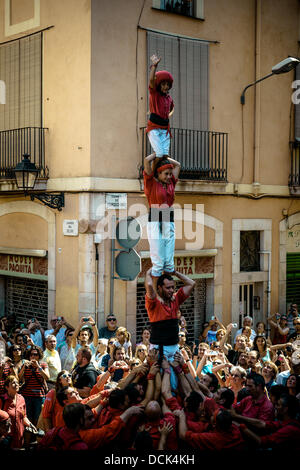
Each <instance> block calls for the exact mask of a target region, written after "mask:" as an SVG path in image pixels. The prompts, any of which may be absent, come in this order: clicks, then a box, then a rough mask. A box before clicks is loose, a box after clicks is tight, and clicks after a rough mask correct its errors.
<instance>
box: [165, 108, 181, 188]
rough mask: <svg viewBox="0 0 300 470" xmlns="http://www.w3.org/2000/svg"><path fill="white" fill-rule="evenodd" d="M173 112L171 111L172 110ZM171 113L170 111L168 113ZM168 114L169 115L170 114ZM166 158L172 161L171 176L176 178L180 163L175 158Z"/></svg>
mask: <svg viewBox="0 0 300 470" xmlns="http://www.w3.org/2000/svg"><path fill="white" fill-rule="evenodd" d="M172 112H173V111H172ZM170 114H171V113H170ZM170 114H169V116H170ZM168 160H169V162H170V163H172V165H174V168H173V170H172V173H173V176H174V178H176V179H178V176H179V173H180V169H181V165H180V163H179V162H178V161H177V160H174V159H173V158H171V157H168Z"/></svg>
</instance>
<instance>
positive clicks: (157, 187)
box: [144, 171, 178, 209]
mask: <svg viewBox="0 0 300 470" xmlns="http://www.w3.org/2000/svg"><path fill="white" fill-rule="evenodd" d="M177 181H178V179H176V178H175V177H174V175H172V177H171V180H170V183H169V184H168V185H167V187H166V188H165V187H164V186H163V185H162V184H161V183H159V182H158V181H156V179H155V178H154V173H151V175H147V173H146V172H145V171H144V193H145V195H146V197H147V199H148V204H149V207H157V208H158V209H160V208H161V209H162V208H167V207H171V206H172V205H173V203H174V198H175V186H176V183H177Z"/></svg>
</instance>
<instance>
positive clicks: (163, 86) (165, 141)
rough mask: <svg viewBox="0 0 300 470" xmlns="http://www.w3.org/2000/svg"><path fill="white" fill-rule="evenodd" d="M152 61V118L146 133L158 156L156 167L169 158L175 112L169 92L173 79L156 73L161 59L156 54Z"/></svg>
mask: <svg viewBox="0 0 300 470" xmlns="http://www.w3.org/2000/svg"><path fill="white" fill-rule="evenodd" d="M150 59H151V62H152V65H151V68H150V77H149V108H150V117H149V120H148V123H147V129H146V132H147V133H148V138H149V141H150V144H151V146H152V148H153V150H154V152H155V155H156V159H155V162H154V167H155V165H156V164H157V163H158V159H160V158H162V157H165V158H166V157H168V156H169V149H170V136H171V134H170V123H169V117H170V116H171V115H172V114H173V112H174V102H173V99H172V97H171V96H170V95H169V90H170V89H171V88H172V85H173V77H172V75H171V74H170V72H168V71H167V70H160V71H159V72H156V69H157V66H158V64H159V62H160V60H161V58H160V57H159V58H158V57H157V56H156V55H155V54H154V55H153V56H151V58H150Z"/></svg>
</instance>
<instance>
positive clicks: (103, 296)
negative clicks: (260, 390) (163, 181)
mask: <svg viewBox="0 0 300 470" xmlns="http://www.w3.org/2000/svg"><path fill="white" fill-rule="evenodd" d="M0 18H1V20H0V84H1V86H0V93H1V95H0V315H4V314H12V313H14V314H15V315H16V318H17V320H19V321H21V320H25V319H29V318H31V317H32V316H35V317H37V318H38V319H40V321H41V322H42V323H43V324H44V325H45V326H46V325H47V324H48V320H49V319H50V318H51V316H52V315H53V314H57V315H63V316H64V317H65V318H67V320H68V321H69V323H71V324H73V325H74V326H75V325H76V324H77V322H78V319H79V318H80V317H81V316H82V315H83V314H84V315H86V314H92V315H95V316H96V317H97V322H98V325H99V326H102V325H103V324H104V318H105V316H106V314H107V313H109V312H110V311H114V312H115V313H116V314H117V316H118V319H119V324H123V325H125V326H126V327H127V328H128V329H129V330H130V331H131V332H132V333H133V340H135V339H139V337H140V334H141V331H142V328H143V326H144V325H145V324H147V316H146V313H145V308H144V287H143V281H144V276H145V271H146V269H147V267H149V266H150V259H149V245H148V241H147V237H146V220H147V202H146V199H145V196H144V193H143V179H142V165H143V158H144V156H145V155H146V154H147V152H150V148H149V144H148V143H147V137H146V135H145V127H146V123H147V113H148V90H147V82H148V76H149V65H150V60H149V57H150V56H151V55H152V54H153V53H157V54H159V55H160V56H161V57H162V60H161V63H160V65H159V68H160V69H163V68H166V69H168V70H169V71H170V72H171V73H172V74H173V76H174V85H173V88H172V90H171V94H172V97H173V99H174V102H175V112H174V115H173V117H172V118H171V131H172V142H171V156H172V157H173V158H176V159H178V160H179V161H180V162H181V166H182V170H181V175H180V180H179V182H178V184H177V187H176V188H177V191H176V200H175V207H176V211H177V212H176V213H177V215H178V217H177V219H176V233H177V236H176V246H175V263H176V267H177V268H178V269H179V270H181V271H182V272H184V273H187V274H188V275H190V276H191V277H193V278H194V279H196V289H195V292H194V294H193V296H192V298H191V299H190V300H189V302H188V303H187V304H186V305H185V306H184V307H183V311H182V313H183V314H184V315H185V316H186V318H187V320H188V330H189V331H191V335H192V337H193V338H194V337H197V336H198V334H199V332H200V331H201V327H202V324H203V322H204V321H205V320H207V319H210V317H211V316H212V315H213V314H216V315H217V316H218V318H220V319H221V320H222V321H223V322H224V323H228V322H229V321H233V322H237V323H239V324H240V323H241V321H242V317H243V315H247V314H249V315H251V316H252V317H253V319H254V323H256V322H257V321H261V320H263V321H266V318H267V315H268V313H269V312H275V311H281V312H283V311H286V308H287V305H288V304H289V303H290V302H291V301H293V302H297V301H299V302H300V294H299V292H300V290H299V287H300V284H299V282H298V276H299V275H300V274H299V273H300V231H299V224H300V202H299V187H300V178H299V175H300V165H299V147H298V137H299V138H300V133H299V131H300V126H299V122H300V121H299V117H298V108H297V105H295V104H294V103H293V102H292V95H293V93H294V92H295V90H294V89H293V88H292V83H293V81H294V80H295V79H296V78H297V74H298V70H297V69H296V70H295V71H291V72H289V73H286V74H282V75H274V76H272V77H270V78H269V79H267V80H265V81H263V82H262V83H260V84H258V85H256V86H252V87H250V88H249V89H247V91H246V92H245V103H244V104H241V94H242V92H243V90H244V88H245V87H246V86H247V85H248V84H250V83H252V82H254V81H255V80H258V79H259V78H261V77H263V76H265V75H267V74H269V73H270V71H271V69H272V67H273V66H274V65H275V64H277V63H279V62H280V61H281V60H282V59H285V58H286V57H288V56H293V57H297V55H298V52H299V51H298V41H299V2H298V1H297V0H288V1H286V2H281V1H280V0H275V1H274V0H273V1H271V0H264V1H261V0H245V1H243V2H239V1H237V0H226V1H225V0H210V1H206V0H189V1H187V0H182V1H178V2H175V1H171V0H170V1H167V0H130V1H127V2H124V1H123V0H111V1H110V2H106V1H104V0H65V1H64V2H60V1H58V0H52V1H51V2H47V1H46V0H22V1H21V0H0ZM299 116H300V115H299ZM26 153H27V154H30V159H31V161H32V162H34V163H35V164H36V166H37V167H38V169H39V178H38V181H37V183H36V186H35V189H34V190H33V193H34V194H35V195H38V194H41V193H45V192H46V193H48V194H50V193H55V192H63V194H64V207H63V208H62V210H61V211H57V210H55V209H51V208H49V207H47V206H46V205H45V204H43V203H42V202H40V201H39V200H38V199H34V200H31V198H30V196H29V195H24V192H23V191H20V190H18V189H17V186H16V183H15V180H14V178H13V168H14V167H15V166H16V164H17V163H19V162H20V161H21V160H22V158H23V155H24V154H26ZM127 216H132V217H134V218H137V219H138V221H139V222H140V226H141V229H142V233H141V239H140V240H139V241H138V243H137V244H136V246H135V247H134V249H135V250H136V251H137V253H138V254H139V255H140V257H141V272H140V274H139V275H138V276H137V278H136V279H135V280H132V281H131V280H130V281H124V280H121V279H118V275H117V274H116V272H115V258H116V257H117V256H118V254H119V253H120V252H119V251H112V242H111V237H110V236H109V234H108V232H109V230H110V229H111V227H112V226H113V224H114V220H115V222H116V224H117V223H118V221H119V219H122V218H124V217H127ZM114 217H115V219H114ZM115 248H116V249H117V250H118V249H120V250H123V251H124V249H123V248H122V246H120V244H119V243H118V242H117V241H116V242H115ZM192 337H191V339H193V338H192Z"/></svg>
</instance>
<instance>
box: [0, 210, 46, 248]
mask: <svg viewBox="0 0 300 470" xmlns="http://www.w3.org/2000/svg"><path fill="white" fill-rule="evenodd" d="M0 246H4V247H8V248H10V247H14V248H27V249H34V250H47V249H48V227H47V222H46V221H45V220H43V219H41V218H40V217H38V216H36V215H32V214H20V213H18V212H15V213H13V214H7V215H3V216H2V217H0Z"/></svg>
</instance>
